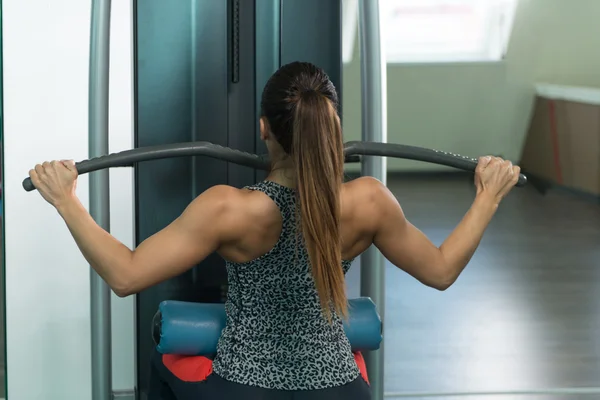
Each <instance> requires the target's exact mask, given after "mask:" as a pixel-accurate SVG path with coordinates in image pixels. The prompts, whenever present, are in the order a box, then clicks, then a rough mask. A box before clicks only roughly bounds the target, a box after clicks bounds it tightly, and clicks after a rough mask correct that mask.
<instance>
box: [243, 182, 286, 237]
mask: <svg viewBox="0 0 600 400" xmlns="http://www.w3.org/2000/svg"><path fill="white" fill-rule="evenodd" d="M246 189H248V190H256V191H259V192H262V193H264V194H266V195H267V196H269V198H270V199H271V200H273V202H274V203H275V205H276V206H277V208H279V211H280V212H281V216H282V218H283V230H285V231H287V230H288V228H295V221H296V190H295V189H292V188H289V187H287V186H283V185H280V184H278V183H275V182H272V181H262V182H259V183H256V184H254V185H252V186H247V187H246Z"/></svg>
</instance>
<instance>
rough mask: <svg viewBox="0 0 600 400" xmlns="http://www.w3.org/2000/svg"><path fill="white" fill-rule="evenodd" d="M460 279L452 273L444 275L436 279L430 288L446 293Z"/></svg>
mask: <svg viewBox="0 0 600 400" xmlns="http://www.w3.org/2000/svg"><path fill="white" fill-rule="evenodd" d="M457 278H458V277H457V276H456V275H454V274H451V273H442V274H439V276H437V277H436V279H435V280H433V281H432V282H431V284H430V286H431V287H432V288H434V289H436V290H439V291H440V292H444V291H446V290H447V289H448V288H449V287H450V286H452V285H453V284H454V282H456V279H457Z"/></svg>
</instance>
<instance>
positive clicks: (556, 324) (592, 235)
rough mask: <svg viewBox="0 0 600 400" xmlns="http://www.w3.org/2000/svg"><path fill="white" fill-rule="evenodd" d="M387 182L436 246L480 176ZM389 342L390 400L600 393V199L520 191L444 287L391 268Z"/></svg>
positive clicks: (504, 399)
mask: <svg viewBox="0 0 600 400" xmlns="http://www.w3.org/2000/svg"><path fill="white" fill-rule="evenodd" d="M388 186H389V187H390V189H391V190H392V191H393V192H394V194H395V195H396V196H397V198H398V200H399V201H400V204H401V205H402V207H403V209H404V212H405V214H406V216H407V218H408V219H409V220H410V221H411V222H412V223H413V224H414V225H416V226H417V227H419V228H420V229H421V230H422V231H423V232H424V233H425V234H427V235H428V236H429V238H430V239H431V240H432V241H433V242H434V243H435V244H437V245H439V244H441V243H442V242H443V240H444V239H445V238H446V237H447V235H448V234H449V233H450V232H451V231H452V229H453V228H454V226H455V225H456V224H457V223H458V222H459V221H460V219H461V218H462V216H463V215H464V213H465V212H466V211H467V209H468V207H469V206H470V204H471V202H472V199H473V196H474V187H473V185H472V176H469V177H466V176H463V175H457V176H455V175H449V176H445V175H444V174H442V175H439V176H438V177H437V178H436V177H433V178H427V179H424V178H422V177H420V178H414V177H410V178H407V177H405V178H399V177H393V178H390V179H388ZM356 270H358V269H356ZM353 276H356V271H353ZM354 284H355V283H354ZM352 286H353V282H352V277H350V278H349V290H350V291H351V293H352V292H355V290H356V289H355V288H352ZM385 339H386V341H385V365H386V369H385V392H386V393H387V394H388V396H387V397H388V398H391V399H394V398H398V399H400V398H403V399H410V400H417V399H421V398H425V395H427V396H426V398H432V396H435V397H433V398H435V399H438V400H442V399H443V400H446V399H447V400H450V399H452V400H458V399H465V400H466V399H478V400H488V399H489V400H492V399H493V400H509V399H510V400H541V399H552V400H574V399H586V400H587V399H592V398H593V399H598V398H600V204H599V203H593V202H590V201H587V200H582V199H581V198H578V197H576V196H573V195H572V194H568V193H564V192H559V191H550V192H549V193H548V194H546V195H542V194H540V193H538V192H537V191H536V190H535V189H534V188H533V187H531V185H529V186H528V187H526V188H523V189H517V188H516V189H515V190H513V192H512V193H511V194H510V195H509V197H508V198H507V199H505V201H504V202H503V204H502V205H501V207H500V209H499V211H498V213H497V214H496V216H495V218H494V220H493V221H492V223H491V226H490V227H489V229H488V231H487V232H486V234H485V236H484V239H483V241H482V243H481V245H480V247H479V249H478V251H477V252H476V254H475V256H474V258H473V259H472V261H471V263H470V264H469V266H468V267H467V268H466V269H465V271H464V272H463V274H462V275H461V276H460V278H459V279H458V281H457V282H456V283H455V284H454V285H453V286H452V287H451V288H449V289H448V290H447V291H445V292H438V291H436V290H434V289H430V288H427V287H425V286H423V285H422V284H420V283H419V282H417V281H416V280H414V279H413V278H412V277H410V276H408V275H407V274H405V273H404V272H402V271H400V270H398V269H396V268H395V267H394V266H392V265H388V266H387V270H386V304H385ZM520 392H522V393H525V392H528V393H530V394H527V395H525V394H523V395H521V394H519V393H520ZM536 392H537V394H535V393H536ZM566 392H571V393H572V394H561V393H566ZM591 392H594V393H591ZM411 393H413V395H411ZM502 393H504V394H505V395H502ZM551 393H554V395H551ZM586 393H587V394H586ZM457 394H458V395H457ZM488 396H489V397H488Z"/></svg>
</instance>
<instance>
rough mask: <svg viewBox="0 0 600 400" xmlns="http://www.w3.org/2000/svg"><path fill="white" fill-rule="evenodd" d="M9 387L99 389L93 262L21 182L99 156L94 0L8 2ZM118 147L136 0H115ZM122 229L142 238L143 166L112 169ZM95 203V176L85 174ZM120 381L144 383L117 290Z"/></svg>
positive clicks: (129, 128) (25, 393)
mask: <svg viewBox="0 0 600 400" xmlns="http://www.w3.org/2000/svg"><path fill="white" fill-rule="evenodd" d="M2 7H3V23H4V24H3V25H4V26H3V28H4V30H3V35H2V39H3V43H2V45H3V51H4V66H3V67H4V69H3V72H4V77H3V80H4V116H5V119H4V157H5V158H4V168H5V175H4V176H5V182H4V185H5V186H4V202H5V211H6V214H5V217H4V223H5V244H6V254H5V257H6V258H5V260H6V264H5V265H6V310H7V315H6V333H7V361H8V362H7V365H8V368H7V376H8V387H7V394H8V398H9V399H11V400H15V399H27V400H32V399H81V400H87V399H90V398H91V379H90V376H91V364H90V362H91V360H90V358H91V357H90V302H89V298H90V289H89V286H90V278H89V277H90V268H89V266H88V264H87V263H86V261H85V259H84V258H83V257H82V256H81V255H80V253H79V250H78V249H77V247H76V245H75V243H74V241H73V239H72V238H71V236H70V234H69V232H68V230H67V228H66V226H65V225H64V224H63V223H62V221H61V220H60V217H59V216H58V214H57V213H56V212H55V211H54V209H53V208H52V207H51V206H49V205H48V204H46V203H45V201H44V200H43V199H42V198H41V197H40V196H39V195H38V194H37V193H35V192H32V193H27V192H25V191H24V190H23V188H22V186H21V182H22V180H23V178H25V177H26V176H27V172H28V171H29V169H30V168H31V167H33V166H34V165H35V164H36V163H39V162H42V161H45V160H50V159H63V158H72V159H75V160H82V159H85V158H87V155H88V136H87V131H88V108H87V104H88V61H89V35H90V10H91V3H90V1H89V0H88V1H81V0H61V1H59V2H53V3H52V4H49V3H48V2H46V1H42V0H28V1H22V0H4V1H3V2H2ZM112 7H113V13H112V27H111V36H112V41H111V46H112V48H111V73H110V79H111V85H110V115H111V120H110V150H111V151H120V150H125V149H128V148H131V147H132V145H133V117H132V85H133V83H132V82H133V81H132V71H133V66H132V45H131V43H132V40H131V37H132V36H131V34H132V23H131V20H132V19H131V2H127V1H115V2H113V5H112ZM110 176H111V227H112V232H113V233H114V234H115V235H116V236H117V237H118V238H119V239H120V240H122V241H123V242H124V243H125V244H126V245H129V246H131V245H132V244H133V173H132V170H131V169H122V170H112V171H111V175H110ZM78 195H79V198H80V199H81V201H82V202H83V204H84V205H85V206H86V207H87V205H88V177H87V175H84V176H82V177H81V178H80V179H79V182H78ZM112 300H113V303H112V312H113V316H112V323H113V325H112V329H113V386H114V389H115V390H131V389H132V388H133V386H134V368H133V362H134V336H133V326H134V322H133V312H134V311H133V310H134V309H133V298H127V299H119V298H117V297H116V296H113V299H112Z"/></svg>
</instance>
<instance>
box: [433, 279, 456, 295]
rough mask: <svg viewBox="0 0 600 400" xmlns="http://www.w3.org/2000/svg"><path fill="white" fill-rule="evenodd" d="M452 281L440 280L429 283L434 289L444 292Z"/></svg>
mask: <svg viewBox="0 0 600 400" xmlns="http://www.w3.org/2000/svg"><path fill="white" fill-rule="evenodd" d="M453 283H454V282H451V281H446V280H442V281H439V282H435V283H434V284H433V285H431V287H433V288H434V289H436V290H439V291H440V292H444V291H446V289H448V288H449V287H450V286H452V284H453Z"/></svg>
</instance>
